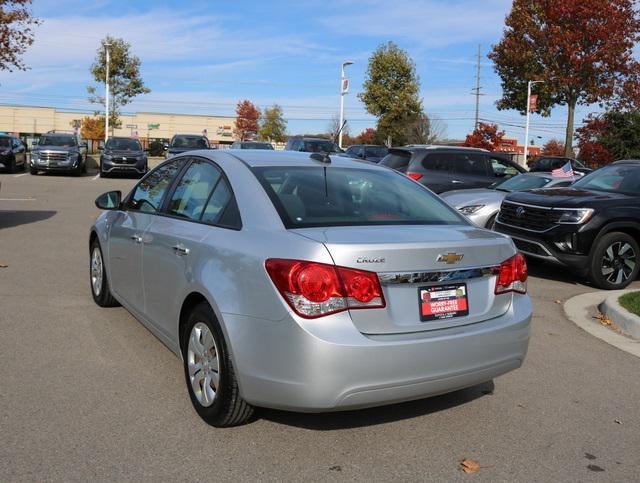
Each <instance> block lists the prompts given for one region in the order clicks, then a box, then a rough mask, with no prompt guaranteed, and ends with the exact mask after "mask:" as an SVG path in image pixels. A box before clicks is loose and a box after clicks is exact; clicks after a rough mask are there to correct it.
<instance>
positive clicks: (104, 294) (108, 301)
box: [89, 238, 120, 307]
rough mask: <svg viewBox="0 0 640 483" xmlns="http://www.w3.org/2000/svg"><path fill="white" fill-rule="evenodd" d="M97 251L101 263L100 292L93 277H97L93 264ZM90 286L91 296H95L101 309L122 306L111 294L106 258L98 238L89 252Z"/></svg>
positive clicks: (94, 298)
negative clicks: (105, 265)
mask: <svg viewBox="0 0 640 483" xmlns="http://www.w3.org/2000/svg"><path fill="white" fill-rule="evenodd" d="M95 251H97V252H98V253H99V254H100V263H101V269H100V279H101V285H100V290H96V288H95V286H94V280H93V277H94V275H95V272H94V267H93V262H94V259H93V256H94V252H95ZM89 286H90V288H91V295H92V296H93V301H94V302H95V303H96V304H97V305H99V306H100V307H117V306H119V305H120V304H119V303H118V301H117V300H116V299H115V298H114V297H113V295H112V294H111V287H110V285H109V278H108V277H107V272H106V270H105V268H104V258H103V257H102V247H101V246H100V242H98V239H97V238H96V239H95V240H93V242H92V243H91V249H90V251H89ZM96 292H97V293H96Z"/></svg>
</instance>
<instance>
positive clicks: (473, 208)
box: [458, 205, 484, 215]
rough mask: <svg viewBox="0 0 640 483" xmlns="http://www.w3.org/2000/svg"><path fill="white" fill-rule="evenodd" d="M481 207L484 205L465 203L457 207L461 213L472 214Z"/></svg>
mask: <svg viewBox="0 0 640 483" xmlns="http://www.w3.org/2000/svg"><path fill="white" fill-rule="evenodd" d="M482 208H484V205H467V206H463V207H462V208H458V211H459V212H460V213H462V214H463V215H473V214H474V213H477V212H478V211H480V210H481V209H482Z"/></svg>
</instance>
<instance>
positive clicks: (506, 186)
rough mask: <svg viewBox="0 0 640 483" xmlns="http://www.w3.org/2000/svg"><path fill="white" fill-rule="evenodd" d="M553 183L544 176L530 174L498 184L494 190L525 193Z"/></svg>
mask: <svg viewBox="0 0 640 483" xmlns="http://www.w3.org/2000/svg"><path fill="white" fill-rule="evenodd" d="M550 182H551V178H546V177H544V176H531V175H528V174H520V175H518V176H514V177H513V178H510V179H508V180H506V181H505V182H503V183H500V184H498V185H497V186H495V187H494V189H496V190H499V191H508V192H511V191H523V190H532V189H536V188H542V187H543V186H546V185H548V184H549V183H550Z"/></svg>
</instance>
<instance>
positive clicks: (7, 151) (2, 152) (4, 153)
mask: <svg viewBox="0 0 640 483" xmlns="http://www.w3.org/2000/svg"><path fill="white" fill-rule="evenodd" d="M9 153H11V150H10V149H7V150H6V151H0V155H2V156H6V155H7V154H9Z"/></svg>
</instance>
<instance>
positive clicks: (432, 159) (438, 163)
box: [422, 153, 455, 171]
mask: <svg viewBox="0 0 640 483" xmlns="http://www.w3.org/2000/svg"><path fill="white" fill-rule="evenodd" d="M454 162H455V154H452V153H432V154H428V155H427V156H426V157H425V158H424V159H423V160H422V167H423V168H424V169H428V170H429V171H450V170H451V169H452V166H453V163H454Z"/></svg>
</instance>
